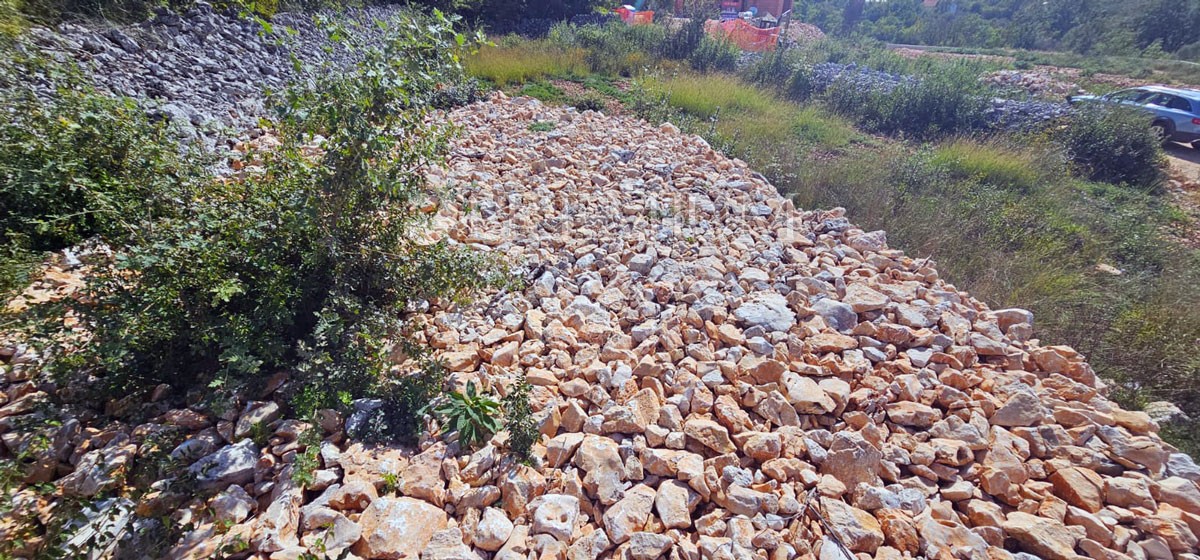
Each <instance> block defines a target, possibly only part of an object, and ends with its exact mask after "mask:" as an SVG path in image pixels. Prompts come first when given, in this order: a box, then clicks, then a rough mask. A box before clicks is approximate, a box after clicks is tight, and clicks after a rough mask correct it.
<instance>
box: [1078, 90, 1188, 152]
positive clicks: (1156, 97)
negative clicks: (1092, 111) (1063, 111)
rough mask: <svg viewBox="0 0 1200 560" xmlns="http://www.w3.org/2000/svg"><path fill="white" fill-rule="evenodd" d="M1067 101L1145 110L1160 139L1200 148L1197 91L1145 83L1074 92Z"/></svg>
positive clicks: (1152, 127)
mask: <svg viewBox="0 0 1200 560" xmlns="http://www.w3.org/2000/svg"><path fill="white" fill-rule="evenodd" d="M1067 101H1068V102H1070V103H1071V104H1072V105H1073V104H1075V103H1078V102H1080V101H1084V102H1086V101H1101V102H1105V103H1119V104H1121V105H1130V106H1133V107H1139V108H1142V109H1145V110H1147V111H1149V112H1150V113H1151V114H1152V115H1153V120H1152V121H1151V123H1150V127H1151V129H1152V130H1154V133H1155V134H1157V135H1158V137H1159V138H1162V140H1163V142H1167V141H1175V142H1183V143H1185V144H1191V145H1192V147H1193V148H1196V149H1197V150H1200V91H1197V90H1194V89H1179V88H1169V87H1161V86H1144V87H1136V88H1130V89H1123V90H1119V91H1114V92H1112V93H1106V94H1104V95H1077V96H1074V97H1069V98H1067Z"/></svg>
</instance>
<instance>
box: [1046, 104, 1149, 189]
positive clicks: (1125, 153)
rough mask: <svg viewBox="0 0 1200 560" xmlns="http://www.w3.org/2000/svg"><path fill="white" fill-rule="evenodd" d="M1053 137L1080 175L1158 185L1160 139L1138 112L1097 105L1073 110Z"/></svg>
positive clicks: (1135, 184) (1094, 179) (1147, 187)
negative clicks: (1059, 143)
mask: <svg viewBox="0 0 1200 560" xmlns="http://www.w3.org/2000/svg"><path fill="white" fill-rule="evenodd" d="M1053 136H1054V138H1055V139H1056V140H1058V141H1059V142H1061V143H1062V145H1063V146H1064V147H1065V148H1066V150H1067V153H1068V155H1069V157H1070V158H1071V161H1073V162H1075V164H1076V165H1077V166H1078V169H1079V172H1080V174H1081V175H1083V176H1085V177H1088V178H1089V179H1091V180H1093V181H1103V182H1106V183H1114V184H1117V183H1125V184H1129V185H1133V186H1137V187H1142V188H1145V189H1149V190H1157V189H1159V188H1161V186H1162V172H1161V171H1160V168H1159V164H1160V163H1161V159H1162V148H1161V145H1160V142H1159V141H1158V140H1157V139H1156V138H1155V137H1154V134H1153V133H1152V132H1151V131H1150V123H1149V121H1148V119H1147V118H1146V116H1145V114H1143V113H1141V112H1140V111H1136V110H1132V109H1125V108H1121V107H1108V106H1103V105H1099V104H1093V105H1088V106H1086V107H1082V108H1080V110H1077V111H1075V112H1074V113H1072V114H1071V116H1070V117H1069V118H1068V119H1067V122H1066V124H1065V126H1063V127H1062V128H1061V129H1059V130H1057V131H1055V132H1054V133H1053Z"/></svg>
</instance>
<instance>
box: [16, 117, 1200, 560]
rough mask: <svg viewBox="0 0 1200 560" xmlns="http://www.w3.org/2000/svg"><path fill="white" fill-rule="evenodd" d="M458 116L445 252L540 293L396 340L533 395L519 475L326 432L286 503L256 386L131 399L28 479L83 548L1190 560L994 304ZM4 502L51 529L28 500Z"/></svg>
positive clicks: (433, 176) (28, 382)
mask: <svg viewBox="0 0 1200 560" xmlns="http://www.w3.org/2000/svg"><path fill="white" fill-rule="evenodd" d="M448 117H449V118H450V119H451V120H453V121H454V122H455V123H457V124H458V125H459V126H461V127H462V130H463V131H464V132H463V134H462V136H461V137H460V138H459V139H458V140H457V141H456V142H455V146H454V148H453V152H452V153H453V155H452V157H451V158H450V160H449V161H448V163H447V165H446V166H445V167H443V168H440V169H435V170H432V171H430V173H429V179H430V181H431V182H432V184H433V185H434V186H438V187H448V190H447V191H446V192H449V193H452V195H451V196H449V197H448V199H447V200H445V201H444V205H443V206H442V209H441V210H440V211H439V213H438V215H437V217H436V218H435V221H434V226H435V233H436V235H437V236H441V237H444V238H449V239H452V240H454V241H456V242H459V243H465V244H470V245H472V246H475V247H477V248H479V249H480V250H485V251H494V252H497V253H500V254H503V255H504V256H505V258H506V259H508V260H509V261H510V262H512V263H514V264H523V265H526V266H528V267H529V268H530V269H531V270H533V271H534V273H533V274H531V278H532V280H531V282H529V284H528V286H527V287H525V288H524V289H523V290H520V291H515V292H508V293H504V294H496V295H494V296H492V297H491V298H489V299H485V300H483V301H480V302H478V303H477V304H474V305H471V306H468V307H463V308H458V309H448V310H436V311H431V312H429V313H427V314H425V315H424V316H423V317H421V318H420V319H421V320H422V321H423V324H424V325H426V326H425V327H424V328H423V330H420V331H419V332H417V333H416V336H417V338H418V339H420V340H421V341H422V342H424V343H426V344H428V345H430V346H431V347H433V348H435V349H436V350H437V352H438V355H439V356H440V357H441V358H442V359H443V360H445V363H446V365H447V367H448V368H449V369H450V370H451V371H452V379H453V383H454V384H455V385H456V386H457V387H458V388H460V389H461V388H462V387H463V386H465V385H466V384H467V383H468V382H476V383H477V384H479V385H480V386H482V387H484V388H485V389H486V390H490V391H493V392H496V393H499V394H505V393H506V392H507V391H508V390H509V388H510V387H511V386H512V384H513V383H514V381H515V380H516V379H517V378H518V375H520V374H523V375H524V376H525V378H526V379H527V380H528V381H529V382H530V383H532V384H533V386H534V391H533V400H534V410H535V420H536V423H537V426H538V427H539V429H540V431H541V435H542V439H541V442H540V443H538V444H537V445H535V447H534V454H535V457H536V461H535V464H534V465H532V466H530V465H524V464H521V463H518V462H516V461H515V460H514V459H513V458H512V457H511V456H509V455H508V454H506V452H505V451H506V440H507V434H505V433H501V434H498V435H497V436H495V437H494V438H492V440H491V441H490V442H489V443H487V444H486V445H484V446H483V447H482V448H481V449H476V450H469V449H468V450H463V449H460V448H459V446H458V444H457V443H455V442H454V441H453V439H454V438H453V437H447V436H446V435H445V434H439V435H435V436H433V437H428V438H426V440H425V441H423V442H422V444H421V445H420V447H419V448H417V449H407V448H402V447H395V446H372V445H366V444H363V443H361V442H356V441H351V440H349V439H347V438H346V436H345V433H346V423H347V420H345V419H343V418H342V417H341V416H340V415H339V414H337V413H335V412H333V411H325V412H324V413H323V414H321V415H320V428H321V430H322V431H323V434H324V437H325V439H324V441H322V442H321V443H320V455H319V456H320V462H321V464H320V466H319V469H318V470H317V471H316V472H315V473H314V475H313V477H312V482H311V483H310V484H308V485H307V487H301V486H300V485H299V484H298V483H297V482H296V481H295V480H293V477H292V473H293V464H292V463H293V462H294V460H295V458H296V456H297V453H298V452H300V451H301V450H302V445H301V443H300V442H299V441H298V439H299V434H301V433H302V432H303V431H304V430H305V429H306V427H307V426H306V425H305V424H303V423H302V422H299V421H297V420H293V419H286V418H284V417H283V416H282V415H281V410H282V409H281V407H280V405H279V404H277V403H275V402H273V401H272V400H271V399H270V394H269V393H266V394H264V395H260V396H257V399H258V400H249V401H247V402H242V403H236V404H235V406H231V407H230V408H229V409H227V410H224V411H220V412H217V411H211V410H205V409H202V408H200V407H192V408H170V406H169V405H168V404H166V401H155V400H153V395H152V396H151V399H149V400H147V399H142V400H138V401H137V402H129V403H121V406H124V407H125V408H127V409H130V410H134V409H136V410H140V411H142V412H143V413H144V414H143V415H144V417H146V418H150V419H149V420H146V421H141V422H140V423H133V422H129V423H121V422H116V423H111V424H108V425H96V426H92V425H89V423H88V420H89V418H86V417H79V418H70V419H67V420H66V421H64V422H63V423H61V426H60V427H58V428H54V429H52V430H51V431H50V432H48V433H46V434H45V437H46V438H47V439H48V440H49V441H50V442H52V445H50V446H49V447H48V449H46V450H45V451H42V452H39V454H37V455H35V460H33V461H32V462H31V463H30V468H29V470H28V473H29V477H28V478H27V481H28V482H52V483H53V485H54V487H55V496H57V497H61V496H71V497H79V498H84V499H95V498H97V497H106V500H105V501H100V502H97V505H96V506H95V510H96V511H95V512H94V513H95V515H94V516H93V517H92V521H91V522H90V523H89V524H88V525H86V526H84V527H83V529H81V530H80V531H85V530H93V531H94V530H96V529H98V528H101V529H102V528H109V529H113V532H114V533H116V534H118V535H123V537H122V539H123V540H119V542H117V543H115V544H113V545H111V546H112V550H113V551H114V552H113V554H114V555H116V556H118V557H133V558H136V557H138V550H139V548H138V547H139V546H145V545H144V543H141V542H140V541H139V538H140V537H139V535H141V534H144V533H145V531H141V532H139V528H140V529H145V528H147V527H149V526H151V525H152V524H153V523H156V522H158V521H156V520H157V519H161V518H164V517H168V518H170V519H172V520H173V521H174V522H176V523H178V524H180V525H181V526H188V527H191V530H190V532H188V533H187V534H186V535H185V536H184V537H183V538H182V540H180V541H179V542H177V543H174V547H173V548H172V549H171V550H170V552H169V554H168V556H169V557H171V558H206V557H210V556H220V555H229V556H232V557H252V558H270V559H293V558H300V557H301V555H302V554H304V553H306V552H307V553H313V554H317V555H318V557H322V556H320V555H321V554H324V555H327V556H328V557H330V558H363V559H376V558H378V559H396V558H418V557H419V558H421V559H422V560H439V559H451V558H453V559H503V560H516V559H525V558H544V559H551V558H556V559H562V558H568V559H585V558H586V559H595V558H602V557H603V558H631V559H637V560H653V559H656V558H669V559H675V560H682V559H688V560H692V559H699V558H705V559H710V558H712V559H716V558H722V559H724V558H730V559H735V558H736V559H740V558H756V559H767V558H770V559H780V560H782V559H787V558H798V557H801V558H820V559H822V560H832V559H838V560H842V559H849V558H906V557H909V558H921V557H924V558H939V559H950V558H958V559H964V560H965V559H985V558H986V559H1009V558H1022V559H1028V558H1034V557H1038V558H1046V559H1051V560H1066V559H1076V558H1083V557H1089V558H1103V559H1111V560H1122V559H1138V560H1141V559H1158V558H1163V559H1166V558H1193V559H1194V558H1198V556H1197V555H1196V550H1197V534H1200V487H1198V486H1197V482H1198V481H1200V468H1198V467H1197V466H1196V465H1195V464H1194V463H1193V461H1192V459H1191V458H1190V457H1188V456H1187V455H1185V454H1182V453H1179V452H1177V451H1176V450H1175V449H1173V448H1172V447H1171V446H1170V445H1168V444H1165V443H1164V442H1163V441H1162V440H1161V439H1160V438H1159V436H1158V435H1157V426H1156V425H1155V424H1154V422H1153V421H1152V420H1151V419H1150V418H1149V417H1148V416H1147V415H1146V414H1145V413H1142V412H1132V411H1126V410H1122V409H1121V408H1119V407H1118V406H1117V405H1115V404H1114V403H1112V402H1111V401H1109V400H1107V399H1106V398H1105V396H1104V395H1105V387H1104V385H1103V383H1102V382H1101V381H1100V380H1098V379H1097V377H1096V375H1095V374H1094V372H1093V371H1092V369H1091V368H1090V367H1089V366H1088V364H1087V362H1086V361H1085V360H1084V357H1083V356H1081V355H1079V354H1078V353H1077V352H1075V351H1074V350H1072V349H1070V348H1067V347H1063V346H1042V345H1040V344H1039V343H1038V341H1037V340H1035V339H1033V338H1031V336H1032V334H1033V324H1034V319H1033V317H1032V315H1031V314H1030V313H1029V312H1027V311H1024V310H1021V309H1004V310H990V309H988V308H987V307H986V306H985V305H983V304H982V303H980V302H978V301H976V300H974V299H972V298H971V297H970V296H969V295H968V294H966V293H963V292H961V291H959V290H957V289H956V288H955V287H954V286H952V285H949V284H947V283H946V282H945V281H943V280H941V279H940V278H939V276H938V273H937V270H936V269H935V268H934V265H933V263H932V262H930V261H929V260H928V259H913V258H911V257H908V256H906V255H904V254H903V253H902V252H900V251H897V250H894V249H889V248H888V246H887V243H886V238H885V235H884V233H883V232H864V231H862V230H859V229H856V228H855V227H854V226H853V225H851V223H850V222H849V221H848V219H847V218H846V217H845V216H844V215H843V214H842V212H841V211H840V210H836V209H835V210H833V211H825V212H817V211H801V210H798V209H796V208H794V207H793V205H792V203H791V202H790V201H789V200H788V199H786V198H783V197H781V196H780V195H779V194H778V193H777V192H776V190H775V189H774V187H772V186H771V185H770V184H769V183H768V182H767V181H766V180H765V179H764V178H763V177H762V176H761V175H758V174H757V173H755V172H753V171H752V170H750V169H749V168H748V167H747V166H746V165H745V164H744V163H742V162H741V161H738V160H734V159H729V158H726V157H724V156H722V155H721V154H719V153H718V152H716V151H714V150H713V149H712V148H711V147H710V146H708V145H707V144H706V143H705V142H704V141H703V140H702V139H700V138H698V137H696V136H689V135H683V134H680V132H679V131H678V130H677V129H675V127H673V126H671V125H670V124H664V125H662V126H661V127H653V126H650V125H647V124H646V123H644V122H639V121H634V120H631V119H629V118H625V117H616V116H606V115H603V114H599V113H595V112H590V111H589V112H583V113H580V112H577V111H576V110H574V109H571V108H551V107H547V106H544V105H541V104H540V103H538V102H537V101H535V100H531V99H527V98H518V99H506V98H504V96H503V95H499V94H498V95H496V96H495V97H494V98H492V99H491V100H490V101H488V102H483V103H476V104H473V105H470V106H467V107H465V108H461V109H458V110H455V111H453V112H451V113H450V114H449V115H448ZM539 122H540V123H550V125H552V126H553V129H552V130H550V131H549V132H545V131H544V130H545V129H546V128H547V127H548V126H547V125H543V126H539V127H531V125H532V124H534V123H539ZM41 287H42V288H43V289H46V288H52V289H58V290H70V289H72V288H71V287H70V285H69V283H68V282H67V281H66V280H63V279H62V278H58V277H50V278H47V279H46V280H43V283H42V284H41ZM0 358H2V359H3V360H4V361H5V362H6V363H7V364H8V365H7V366H6V368H5V374H6V376H7V382H8V383H7V385H5V388H4V398H3V402H4V406H3V408H0V431H3V436H2V439H3V442H4V444H5V446H6V447H7V448H8V449H9V452H10V453H15V452H17V450H18V449H19V448H20V446H21V445H22V442H23V441H26V440H28V439H29V436H30V435H29V434H25V433H22V432H21V430H20V429H19V426H21V425H23V424H22V423H21V422H20V421H19V420H20V419H21V418H23V417H27V416H29V415H31V414H49V413H50V412H46V411H45V410H44V407H43V408H38V407H37V406H35V403H36V402H37V401H38V400H39V399H41V400H45V399H47V398H50V397H51V395H50V394H48V393H47V391H53V390H54V387H51V386H47V385H45V384H44V383H39V382H37V380H36V379H31V372H32V370H31V369H30V363H31V362H33V361H35V358H36V357H35V356H32V354H31V353H30V352H28V351H27V350H25V349H23V348H9V349H8V350H6V351H5V352H4V353H3V354H0ZM397 367H398V368H399V369H401V370H403V369H405V368H406V367H407V365H406V364H405V363H399V364H397ZM277 381H278V382H279V383H285V382H286V380H285V379H283V378H280V379H278V380H277ZM273 385H275V386H277V384H273ZM270 388H272V387H268V389H270ZM110 408H114V409H118V408H119V407H116V405H114V404H113V403H110ZM131 417H134V416H131ZM255 426H267V427H268V428H269V431H268V433H269V434H270V436H269V440H268V441H267V442H266V445H265V446H259V445H257V444H256V443H254V438H252V437H251V436H252V435H253V434H254V432H255V430H256V428H255ZM167 429H176V430H183V431H185V432H186V433H187V434H189V435H188V437H187V438H186V440H185V441H184V442H183V443H182V444H181V445H179V446H178V447H177V448H175V449H174V450H173V451H172V452H171V454H172V455H174V456H175V457H177V458H180V460H183V461H184V463H185V464H190V466H189V467H187V471H188V472H189V473H190V474H191V476H192V478H193V479H194V481H195V482H194V485H195V491H194V492H181V491H179V490H178V489H175V488H174V487H172V486H171V485H170V484H168V483H167V482H165V481H160V482H159V483H156V484H155V486H154V488H155V489H156V490H155V491H154V492H151V493H149V494H146V495H142V496H133V495H130V494H129V493H128V492H127V491H126V489H125V486H124V485H125V484H126V479H125V476H126V475H127V474H128V473H131V472H134V470H135V467H136V465H137V463H138V461H139V460H141V459H142V457H143V456H145V454H146V453H147V448H148V446H151V445H152V444H153V442H154V441H155V440H154V438H153V437H152V435H153V434H156V433H160V432H161V431H163V430H167ZM14 500H15V503H16V504H17V507H18V508H29V509H27V510H26V511H40V509H39V508H46V507H48V506H47V500H48V499H47V498H46V497H44V496H42V495H39V494H38V493H37V492H36V491H35V490H34V487H32V486H30V485H28V484H27V485H25V486H23V488H22V489H21V490H20V491H19V492H18V493H17V494H16V496H15V498H14ZM104 513H106V514H107V515H103V514H104ZM11 527H12V523H11V522H8V521H6V522H5V523H4V524H2V525H0V534H4V535H11V534H12V533H11V531H12V529H11ZM5 531H8V532H7V533H6V532H5ZM26 542H28V541H26ZM343 553H344V555H343ZM17 556H20V554H17Z"/></svg>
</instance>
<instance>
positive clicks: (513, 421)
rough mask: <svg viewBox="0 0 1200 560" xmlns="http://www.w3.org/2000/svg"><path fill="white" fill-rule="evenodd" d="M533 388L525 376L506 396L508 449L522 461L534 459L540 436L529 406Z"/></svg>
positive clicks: (505, 424)
mask: <svg viewBox="0 0 1200 560" xmlns="http://www.w3.org/2000/svg"><path fill="white" fill-rule="evenodd" d="M532 391H533V387H532V386H531V385H530V384H529V382H528V381H526V379H525V374H524V373H522V374H521V377H520V378H519V379H518V380H517V382H516V383H514V384H513V385H512V387H510V388H509V390H508V394H507V395H504V399H503V407H504V429H505V430H508V448H509V450H510V451H512V452H513V454H515V455H516V456H517V457H518V458H520V459H521V460H522V461H526V462H528V461H529V460H530V459H531V458H532V456H533V455H532V452H533V444H535V443H537V441H538V438H539V437H540V434H539V433H538V429H537V424H535V423H534V421H533V407H532V406H531V405H530V404H529V402H530V401H529V399H530V392H532Z"/></svg>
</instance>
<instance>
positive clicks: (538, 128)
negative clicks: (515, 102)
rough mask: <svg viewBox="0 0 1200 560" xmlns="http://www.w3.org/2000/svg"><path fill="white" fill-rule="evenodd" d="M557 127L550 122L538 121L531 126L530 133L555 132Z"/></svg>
mask: <svg viewBox="0 0 1200 560" xmlns="http://www.w3.org/2000/svg"><path fill="white" fill-rule="evenodd" d="M555 128H556V125H555V124H554V123H552V122H550V121H538V122H535V123H530V124H529V131H530V132H550V131H551V130H554V129H555Z"/></svg>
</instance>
